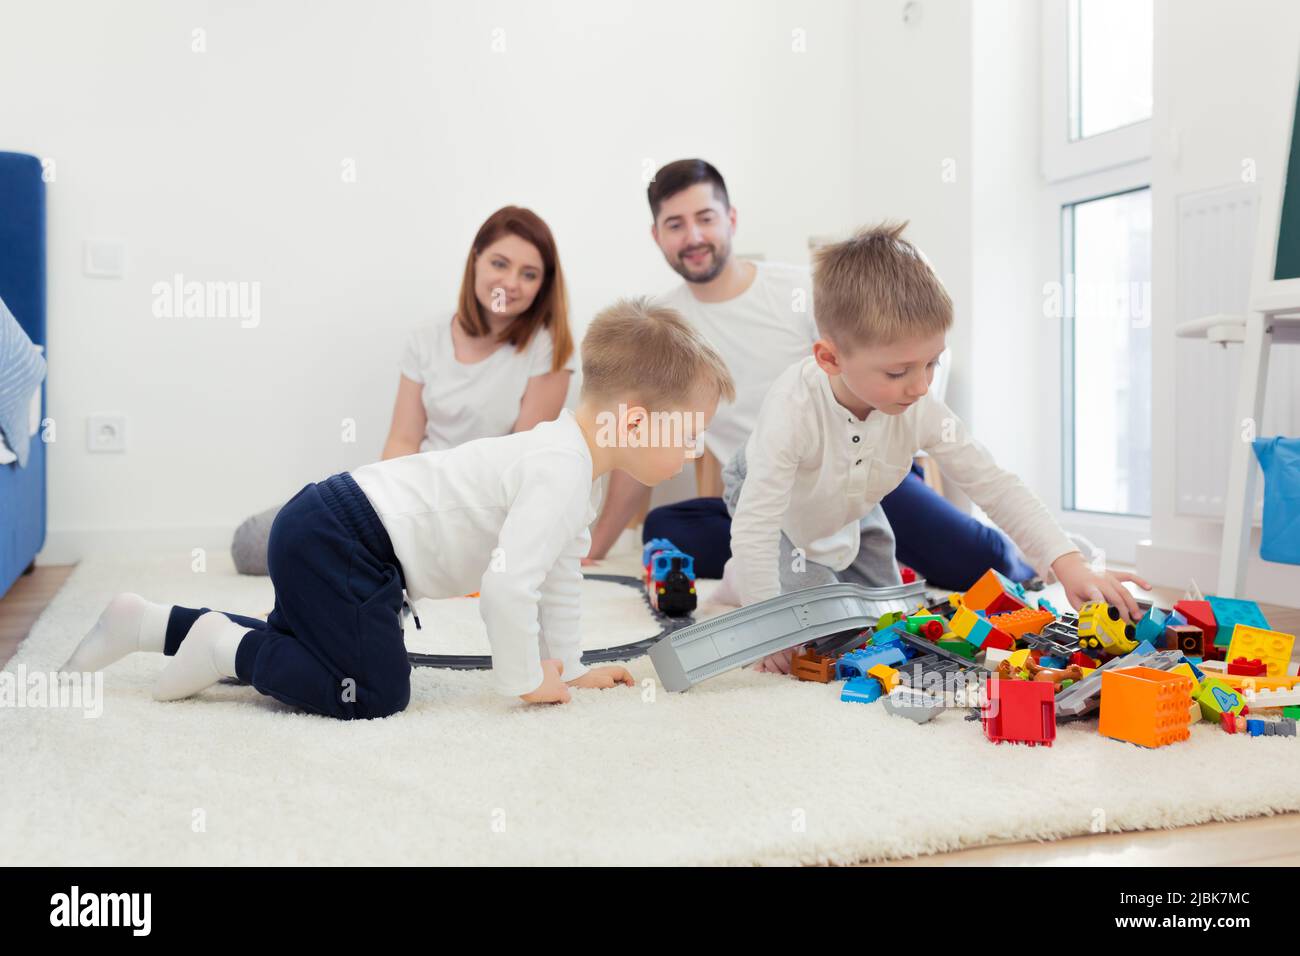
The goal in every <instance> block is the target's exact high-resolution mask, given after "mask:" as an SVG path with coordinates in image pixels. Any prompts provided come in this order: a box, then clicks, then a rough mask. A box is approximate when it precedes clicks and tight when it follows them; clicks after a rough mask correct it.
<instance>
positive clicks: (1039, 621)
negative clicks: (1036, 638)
mask: <svg viewBox="0 0 1300 956" xmlns="http://www.w3.org/2000/svg"><path fill="white" fill-rule="evenodd" d="M1055 620H1056V615H1055V614H1053V613H1052V612H1051V611H1044V610H1039V609H1038V608H1033V607H1022V608H1021V609H1020V610H1018V611H1008V612H1006V613H1005V614H994V615H993V616H992V617H990V618H989V623H990V624H992V625H993V626H994V627H996V628H997V629H998V630H999V631H1001V632H1002V633H1003V634H1010V635H1011V636H1012V637H1023V636H1024V635H1026V634H1037V633H1038V632H1039V631H1041V630H1042V629H1043V628H1045V627H1046V626H1047V625H1049V624H1051V623H1052V622H1053V621H1055Z"/></svg>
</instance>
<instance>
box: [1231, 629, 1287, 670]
mask: <svg viewBox="0 0 1300 956" xmlns="http://www.w3.org/2000/svg"><path fill="white" fill-rule="evenodd" d="M1294 647H1295V635H1294V634H1283V633H1282V632H1281V631H1269V630H1265V629H1264V628H1262V627H1251V626H1250V625H1249V624H1238V625H1237V626H1236V627H1234V628H1233V629H1232V640H1230V641H1229V642H1228V653H1227V654H1226V655H1225V656H1226V658H1227V660H1228V662H1229V663H1231V662H1232V661H1235V660H1236V659H1237V658H1238V657H1244V658H1246V660H1248V661H1251V660H1255V659H1256V658H1258V659H1259V660H1261V661H1263V662H1264V666H1265V667H1266V668H1267V671H1266V672H1265V673H1266V674H1267V675H1268V676H1269V677H1285V676H1287V674H1286V669H1287V665H1288V664H1289V663H1291V651H1292V649H1293V648H1294Z"/></svg>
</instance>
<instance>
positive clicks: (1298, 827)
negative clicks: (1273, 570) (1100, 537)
mask: <svg viewBox="0 0 1300 956" xmlns="http://www.w3.org/2000/svg"><path fill="white" fill-rule="evenodd" d="M72 567H73V566H72V565H67V566H52V567H38V568H37V569H36V570H35V571H34V572H33V573H31V574H29V575H24V576H23V577H21V578H19V579H18V581H17V582H16V583H15V584H14V586H13V587H12V588H11V589H10V591H9V593H8V594H6V595H5V596H4V597H3V598H0V667H3V666H4V665H5V663H6V662H8V660H9V658H11V657H12V656H13V654H14V651H16V650H17V649H18V645H19V643H21V642H22V640H23V638H25V637H26V636H27V634H28V632H29V631H30V630H31V627H32V624H34V623H35V622H36V619H37V618H38V617H40V615H41V612H42V611H43V610H44V609H45V607H46V605H48V604H49V602H50V600H51V599H52V598H53V597H54V595H55V594H56V593H58V590H59V588H61V587H62V586H63V582H64V581H66V580H67V578H68V575H69V574H71V573H72ZM1154 596H1155V599H1156V600H1157V601H1158V602H1159V603H1160V604H1161V605H1162V606H1164V607H1168V606H1170V604H1171V603H1172V602H1173V601H1175V600H1177V599H1178V598H1179V597H1180V596H1181V595H1180V594H1178V593H1175V592H1173V591H1166V590H1162V589H1157V591H1156V592H1155V595H1154ZM1262 607H1263V610H1264V614H1265V615H1266V616H1267V617H1268V620H1269V623H1270V624H1272V625H1273V627H1275V628H1276V629H1278V630H1280V631H1285V632H1287V633H1290V634H1295V633H1297V631H1298V630H1300V609H1295V608H1281V607H1275V606H1272V605H1262ZM936 864H941V865H944V866H1196V867H1199V868H1202V869H1204V868H1207V867H1208V868H1213V867H1216V866H1300V814H1297V813H1288V814H1282V815H1279V816H1273V817H1256V818H1254V819H1251V820H1243V821H1241V822H1239V823H1209V824H1203V825H1201V826H1194V827H1183V828H1180V829H1178V830H1147V831H1142V832H1138V833H1108V834H1101V835H1098V836H1080V837H1073V838H1071V839H1068V840H1056V841H1053V842H1051V843H1008V844H1003V845H999V846H988V847H979V848H978V849H973V850H961V851H958V852H956V853H942V854H939V855H936V856H926V857H920V858H919V859H916V860H902V861H891V862H889V863H881V864H869V865H875V866H933V865H936Z"/></svg>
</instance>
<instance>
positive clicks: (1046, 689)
mask: <svg viewBox="0 0 1300 956" xmlns="http://www.w3.org/2000/svg"><path fill="white" fill-rule="evenodd" d="M982 723H983V724H984V736H986V737H988V739H989V740H991V741H993V742H994V743H996V744H1000V743H1020V744H1029V745H1030V746H1038V745H1041V746H1044V747H1050V746H1052V741H1053V740H1055V739H1056V685H1055V684H1053V683H1051V682H1050V681H1024V680H1001V679H1000V678H997V677H994V678H992V679H991V680H990V681H989V682H988V686H987V700H986V701H985V703H984V707H983V715H982Z"/></svg>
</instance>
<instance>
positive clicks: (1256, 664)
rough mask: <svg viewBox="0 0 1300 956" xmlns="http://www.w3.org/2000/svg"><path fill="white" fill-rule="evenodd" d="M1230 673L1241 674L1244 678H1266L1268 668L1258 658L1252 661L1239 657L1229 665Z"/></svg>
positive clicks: (1253, 658)
mask: <svg viewBox="0 0 1300 956" xmlns="http://www.w3.org/2000/svg"><path fill="white" fill-rule="evenodd" d="M1228 673H1229V674H1240V675H1241V676H1242V677H1264V676H1265V675H1266V674H1267V673H1268V667H1267V666H1266V665H1265V664H1264V662H1263V661H1262V660H1260V659H1259V658H1258V657H1252V658H1251V659H1250V660H1246V658H1244V657H1237V658H1234V659H1233V661H1232V663H1230V664H1229V665H1228Z"/></svg>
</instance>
